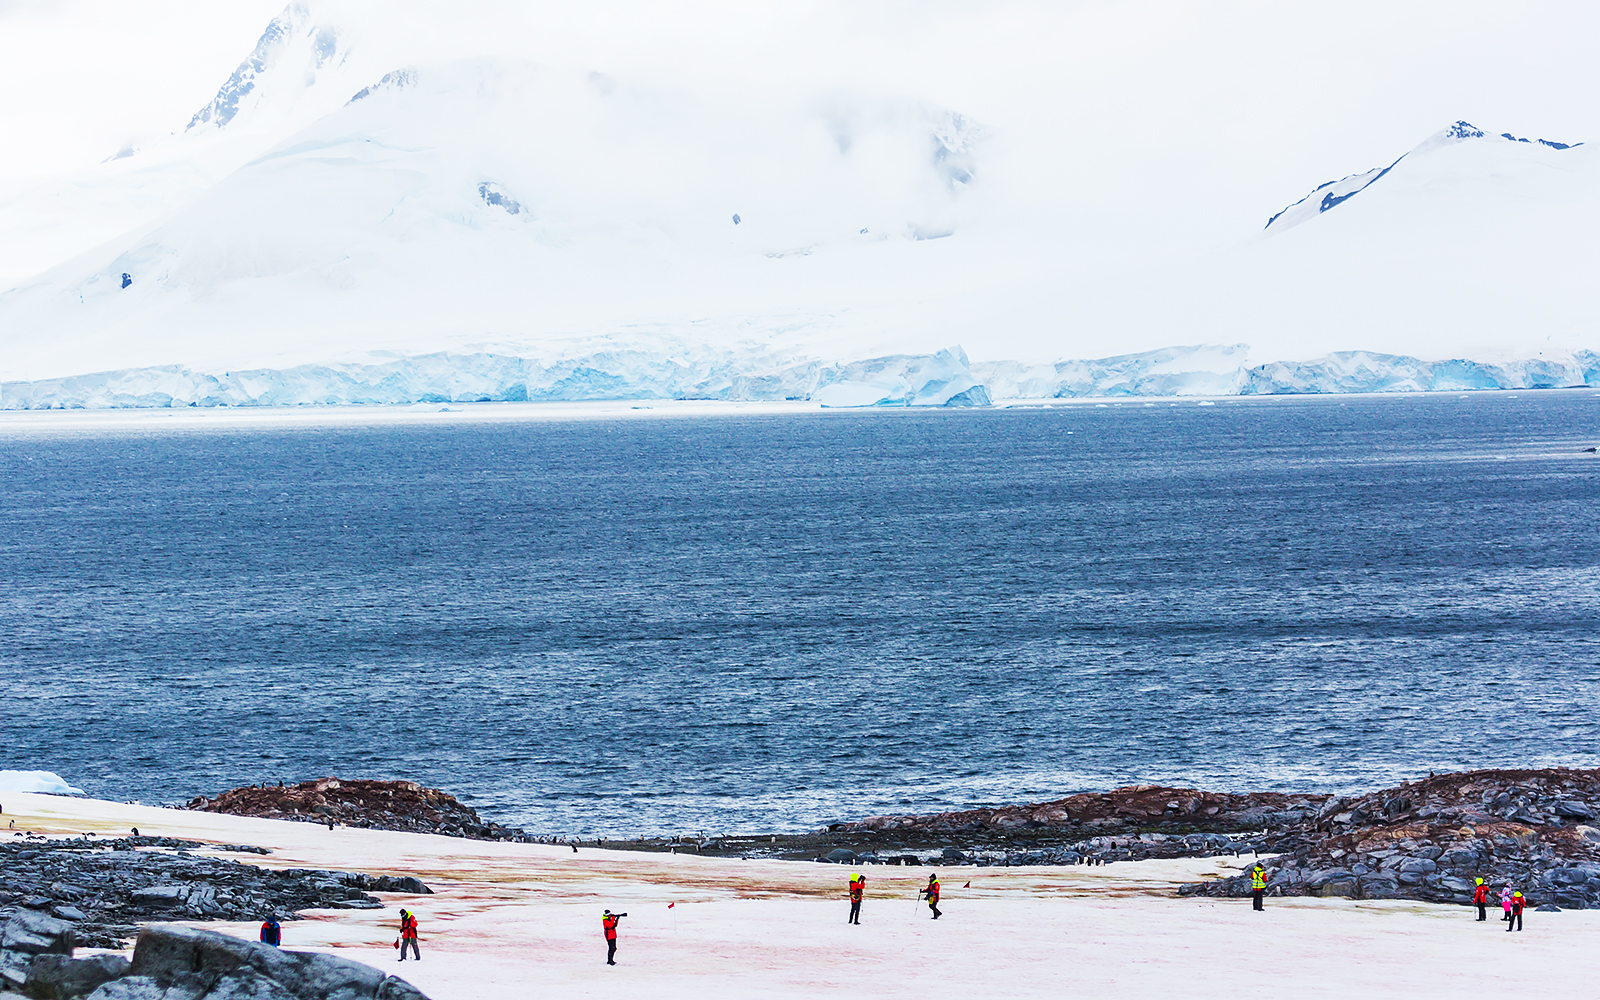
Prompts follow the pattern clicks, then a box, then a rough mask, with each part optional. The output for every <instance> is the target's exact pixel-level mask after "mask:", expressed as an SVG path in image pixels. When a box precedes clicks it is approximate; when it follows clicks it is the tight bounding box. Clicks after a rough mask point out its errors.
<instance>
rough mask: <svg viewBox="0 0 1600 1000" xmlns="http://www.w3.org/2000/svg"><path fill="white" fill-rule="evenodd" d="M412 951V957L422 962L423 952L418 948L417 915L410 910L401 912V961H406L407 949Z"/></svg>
mask: <svg viewBox="0 0 1600 1000" xmlns="http://www.w3.org/2000/svg"><path fill="white" fill-rule="evenodd" d="M407 948H410V949H411V957H412V958H415V959H416V960H417V961H419V962H420V961H422V952H421V951H420V950H419V949H418V948H417V915H416V914H415V913H412V912H411V911H410V910H401V911H400V961H402V962H404V961H405V960H406V949H407Z"/></svg>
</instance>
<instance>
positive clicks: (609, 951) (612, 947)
mask: <svg viewBox="0 0 1600 1000" xmlns="http://www.w3.org/2000/svg"><path fill="white" fill-rule="evenodd" d="M606 964H607V965H616V964H617V941H616V939H615V938H612V939H611V940H609V941H607V942H606Z"/></svg>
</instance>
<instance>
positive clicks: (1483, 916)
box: [1472, 878, 1489, 920]
mask: <svg viewBox="0 0 1600 1000" xmlns="http://www.w3.org/2000/svg"><path fill="white" fill-rule="evenodd" d="M1472 901H1473V902H1474V903H1476V904H1478V919H1479V920H1488V919H1489V887H1488V886H1487V885H1485V884H1484V882H1483V879H1481V878H1480V879H1478V887H1477V888H1476V889H1473V890H1472Z"/></svg>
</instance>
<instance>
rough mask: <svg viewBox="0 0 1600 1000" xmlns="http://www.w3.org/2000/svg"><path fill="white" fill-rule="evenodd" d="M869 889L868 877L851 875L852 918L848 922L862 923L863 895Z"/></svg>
mask: <svg viewBox="0 0 1600 1000" xmlns="http://www.w3.org/2000/svg"><path fill="white" fill-rule="evenodd" d="M866 891H867V877H866V876H865V875H861V874H856V875H852V876H850V919H848V920H846V921H845V923H847V924H859V923H861V896H862V894H863V893H865V892H866Z"/></svg>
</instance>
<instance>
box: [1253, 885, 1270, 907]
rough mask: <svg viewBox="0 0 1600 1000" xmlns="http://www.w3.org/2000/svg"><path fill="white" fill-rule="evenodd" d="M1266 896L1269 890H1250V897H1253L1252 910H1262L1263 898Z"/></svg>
mask: <svg viewBox="0 0 1600 1000" xmlns="http://www.w3.org/2000/svg"><path fill="white" fill-rule="evenodd" d="M1266 894H1267V890H1265V889H1251V890H1250V896H1251V899H1250V908H1251V909H1252V910H1259V909H1261V908H1262V907H1261V897H1262V896H1265V895H1266Z"/></svg>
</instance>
